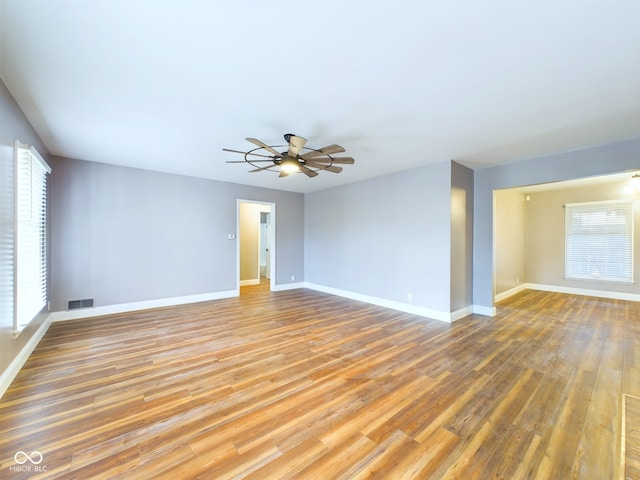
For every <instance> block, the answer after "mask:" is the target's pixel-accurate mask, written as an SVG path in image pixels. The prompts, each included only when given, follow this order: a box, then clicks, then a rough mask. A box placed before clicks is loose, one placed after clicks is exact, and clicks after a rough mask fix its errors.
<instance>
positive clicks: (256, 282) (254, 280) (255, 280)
mask: <svg viewBox="0 0 640 480" xmlns="http://www.w3.org/2000/svg"><path fill="white" fill-rule="evenodd" d="M247 285H260V279H259V278H252V279H250V280H240V286H241V287H246V286H247Z"/></svg>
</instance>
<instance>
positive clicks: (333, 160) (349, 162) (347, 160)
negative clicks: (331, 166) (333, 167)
mask: <svg viewBox="0 0 640 480" xmlns="http://www.w3.org/2000/svg"><path fill="white" fill-rule="evenodd" d="M313 161H314V162H316V163H340V164H342V165H353V164H354V162H355V160H354V159H353V157H333V158H331V157H323V158H314V159H313Z"/></svg>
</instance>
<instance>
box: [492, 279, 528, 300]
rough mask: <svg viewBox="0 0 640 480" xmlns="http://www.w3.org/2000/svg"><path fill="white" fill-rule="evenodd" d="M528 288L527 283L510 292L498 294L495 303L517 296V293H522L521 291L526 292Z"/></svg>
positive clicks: (511, 289)
mask: <svg viewBox="0 0 640 480" xmlns="http://www.w3.org/2000/svg"><path fill="white" fill-rule="evenodd" d="M527 288H528V287H527V284H526V283H521V284H520V285H517V286H515V287H513V288H510V289H509V290H506V291H504V292H502V293H498V294H497V295H496V298H495V300H494V301H495V302H499V301H501V300H504V299H505V298H509V297H511V296H513V295H515V294H516V293H520V292H521V291H523V290H526V289H527Z"/></svg>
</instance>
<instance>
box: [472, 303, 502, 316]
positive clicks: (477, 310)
mask: <svg viewBox="0 0 640 480" xmlns="http://www.w3.org/2000/svg"><path fill="white" fill-rule="evenodd" d="M471 308H472V309H473V313H474V314H476V315H484V316H485V317H495V316H496V314H497V313H498V311H497V309H496V307H485V306H483V305H472V306H471Z"/></svg>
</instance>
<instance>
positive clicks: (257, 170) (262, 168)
mask: <svg viewBox="0 0 640 480" xmlns="http://www.w3.org/2000/svg"><path fill="white" fill-rule="evenodd" d="M271 167H273V165H267V166H266V167H260V168H256V169H255V170H249V173H254V172H262V171H263V170H267V169H269V168H271Z"/></svg>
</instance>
